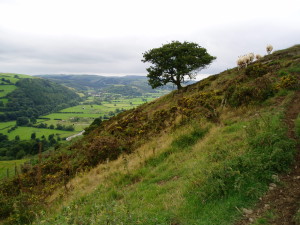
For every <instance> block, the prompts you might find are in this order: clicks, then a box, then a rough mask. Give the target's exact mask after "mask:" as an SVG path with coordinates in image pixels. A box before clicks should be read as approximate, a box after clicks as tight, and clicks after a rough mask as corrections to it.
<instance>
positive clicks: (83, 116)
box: [0, 85, 162, 140]
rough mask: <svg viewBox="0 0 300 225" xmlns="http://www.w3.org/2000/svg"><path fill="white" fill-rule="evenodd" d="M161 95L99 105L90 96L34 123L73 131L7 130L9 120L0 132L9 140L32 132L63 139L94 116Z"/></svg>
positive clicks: (108, 114) (106, 115)
mask: <svg viewBox="0 0 300 225" xmlns="http://www.w3.org/2000/svg"><path fill="white" fill-rule="evenodd" d="M6 86H7V85H6ZM161 95H162V93H151V94H149V95H148V96H147V97H144V96H141V97H135V98H124V97H119V98H118V99H115V100H111V101H101V104H100V105H99V104H93V102H94V100H95V99H96V98H97V97H93V96H90V97H88V98H87V100H85V101H84V102H82V104H80V105H77V106H73V107H69V108H66V109H63V110H61V111H59V112H56V113H51V114H48V115H44V116H42V117H41V118H39V119H37V123H36V124H35V125H39V124H40V123H45V124H47V126H48V127H49V126H50V125H53V126H54V127H55V128H56V126H57V124H60V125H63V126H70V125H71V126H73V127H74V131H63V130H57V129H45V128H37V127H17V128H16V129H15V130H13V131H9V129H11V128H12V127H14V126H15V125H16V121H9V122H1V123H0V133H3V134H5V135H7V136H8V138H9V140H14V139H15V137H16V136H17V135H19V136H20V139H21V140H29V139H30V138H31V134H32V133H36V138H41V137H42V136H43V135H44V136H45V137H46V138H47V137H48V136H49V135H50V134H54V135H59V137H60V138H62V139H63V138H67V137H69V136H72V135H74V134H76V133H79V132H81V131H82V130H84V129H85V128H86V127H88V126H89V125H90V124H91V123H92V122H93V121H94V119H96V118H99V117H102V118H106V119H107V118H109V117H111V116H113V115H116V114H118V113H119V112H121V111H123V110H128V109H131V108H133V107H137V106H139V105H141V104H143V103H145V102H149V101H152V100H154V99H156V98H157V97H159V96H161ZM2 100H3V99H2Z"/></svg>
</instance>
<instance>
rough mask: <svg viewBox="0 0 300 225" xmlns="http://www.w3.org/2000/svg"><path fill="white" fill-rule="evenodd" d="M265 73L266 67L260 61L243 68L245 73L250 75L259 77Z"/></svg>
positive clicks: (266, 71)
mask: <svg viewBox="0 0 300 225" xmlns="http://www.w3.org/2000/svg"><path fill="white" fill-rule="evenodd" d="M266 73H268V67H267V66H265V65H263V64H261V63H258V64H253V65H250V66H248V67H247V68H246V70H245V74H246V75H247V76H250V77H261V76H263V75H265V74H266Z"/></svg>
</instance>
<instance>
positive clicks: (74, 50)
mask: <svg viewBox="0 0 300 225" xmlns="http://www.w3.org/2000/svg"><path fill="white" fill-rule="evenodd" d="M172 40H179V41H189V42H196V43H198V44H199V45H200V46H202V47H204V48H206V49H207V51H208V53H210V54H211V55H213V56H216V57H217V60H216V61H214V62H213V63H212V64H211V65H210V67H209V68H208V69H205V70H202V71H201V72H200V73H202V74H215V73H218V72H221V71H223V70H225V69H227V68H232V67H234V66H235V62H236V59H237V57H238V56H239V55H243V54H246V53H249V52H254V53H255V54H257V53H259V54H266V51H265V47H266V45H267V44H272V45H273V46H274V49H275V50H276V49H282V48H287V47H290V46H292V45H295V44H300V1H299V0H285V1H282V0H273V1H271V0H248V1H242V0H219V1H217V0H182V1H178V0H0V72H11V73H22V74H29V75H35V74H58V73H68V74H99V75H124V74H128V75H146V70H145V68H146V67H147V65H145V64H144V63H142V62H141V59H142V53H144V52H145V51H147V50H149V49H151V48H157V47H160V46H162V45H163V44H166V43H169V42H171V41H172Z"/></svg>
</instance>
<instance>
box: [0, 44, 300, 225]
mask: <svg viewBox="0 0 300 225" xmlns="http://www.w3.org/2000/svg"><path fill="white" fill-rule="evenodd" d="M299 77H300V45H297V46H294V47H291V48H289V49H285V50H281V51H277V52H274V53H273V54H271V55H268V56H265V57H263V58H262V59H261V60H259V61H256V62H254V63H252V64H251V65H249V66H248V67H247V68H244V69H241V70H238V69H237V68H233V69H230V70H227V71H224V72H223V73H220V74H218V75H214V76H211V77H209V78H207V79H205V80H202V81H200V82H198V83H196V84H193V85H190V86H187V87H185V88H184V89H183V90H181V91H173V92H172V93H170V94H168V95H165V96H163V97H160V98H159V99H157V100H156V101H153V102H150V103H146V104H143V105H141V106H139V107H137V108H135V109H131V110H128V111H126V112H123V113H120V114H118V115H117V116H115V117H112V118H111V119H110V120H107V121H104V122H101V123H98V124H93V126H91V127H90V129H89V132H87V134H86V136H85V137H83V138H81V139H79V140H77V141H74V142H73V143H71V144H69V145H67V146H65V147H62V148H61V149H59V150H56V151H53V152H47V154H45V155H44V156H43V159H42V161H41V160H39V161H40V163H38V160H37V162H36V164H35V165H33V166H27V167H26V168H25V169H24V173H23V174H22V175H21V176H19V177H18V178H14V179H12V180H6V181H5V183H4V182H3V183H2V184H0V192H1V195H0V196H1V197H0V206H1V207H0V208H1V211H0V218H3V219H5V222H6V223H8V224H15V223H23V224H24V223H30V222H34V223H35V224H234V223H235V221H237V220H238V219H239V218H240V217H241V216H242V213H243V208H248V207H251V206H252V205H253V204H254V203H255V202H256V201H257V200H258V198H259V197H261V196H262V195H263V193H265V192H266V191H267V190H268V186H269V184H270V183H276V182H277V180H276V178H277V177H278V174H280V173H283V172H286V171H288V170H289V168H290V166H291V164H292V163H293V160H294V154H295V141H294V140H291V139H290V138H289V137H288V136H287V133H286V131H287V126H286V124H285V123H284V121H283V118H285V116H286V111H287V110H288V109H289V106H290V105H291V102H292V101H294V100H295V98H296V97H297V96H298V95H295V93H297V92H298V91H299V87H300V86H299V80H300V79H299ZM295 96H296V97H295ZM297 121H298V120H297ZM298 123H299V122H297V124H298ZM297 126H298V125H297Z"/></svg>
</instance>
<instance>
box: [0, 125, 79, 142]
mask: <svg viewBox="0 0 300 225" xmlns="http://www.w3.org/2000/svg"><path fill="white" fill-rule="evenodd" d="M2 133H3V134H5V135H7V136H8V139H9V140H13V139H15V137H16V136H17V135H19V136H20V138H21V140H29V139H30V138H31V134H32V133H35V134H36V138H42V136H43V135H44V136H45V137H46V138H47V137H48V136H49V135H50V134H55V135H57V136H59V137H60V138H66V137H69V136H71V135H73V134H75V133H77V132H76V131H63V130H54V129H44V128H36V127H18V128H17V129H15V130H13V131H11V132H10V133H8V132H7V130H6V132H2Z"/></svg>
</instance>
